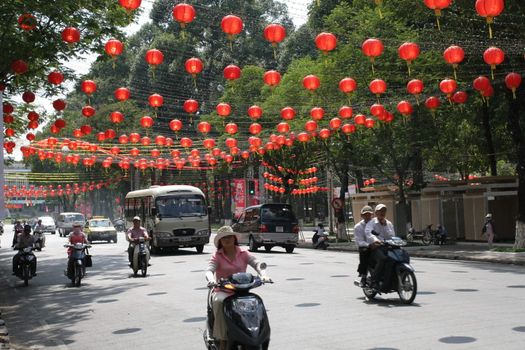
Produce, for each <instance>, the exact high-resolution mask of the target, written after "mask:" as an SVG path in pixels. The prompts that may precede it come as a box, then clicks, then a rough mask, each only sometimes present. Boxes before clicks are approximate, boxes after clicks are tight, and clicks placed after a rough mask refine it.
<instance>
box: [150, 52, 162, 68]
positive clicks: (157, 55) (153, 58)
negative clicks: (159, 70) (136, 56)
mask: <svg viewBox="0 0 525 350" xmlns="http://www.w3.org/2000/svg"><path fill="white" fill-rule="evenodd" d="M163 61H164V54H163V53H162V52H161V51H160V50H157V49H151V50H148V51H147V52H146V62H148V64H149V65H151V66H154V67H156V66H158V65H159V64H161V63H162V62H163Z"/></svg>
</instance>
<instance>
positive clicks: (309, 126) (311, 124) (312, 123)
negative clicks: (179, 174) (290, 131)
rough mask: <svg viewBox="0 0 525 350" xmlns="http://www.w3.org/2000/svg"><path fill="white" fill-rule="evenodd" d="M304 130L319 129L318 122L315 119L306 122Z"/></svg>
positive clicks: (312, 130)
mask: <svg viewBox="0 0 525 350" xmlns="http://www.w3.org/2000/svg"><path fill="white" fill-rule="evenodd" d="M304 130H306V131H308V132H314V131H316V130H317V123H316V122H315V121H314V120H308V121H307V122H306V123H304Z"/></svg>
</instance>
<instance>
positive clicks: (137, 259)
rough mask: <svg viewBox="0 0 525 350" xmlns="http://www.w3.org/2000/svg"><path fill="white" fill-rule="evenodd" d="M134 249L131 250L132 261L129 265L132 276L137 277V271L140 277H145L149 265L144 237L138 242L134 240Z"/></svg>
mask: <svg viewBox="0 0 525 350" xmlns="http://www.w3.org/2000/svg"><path fill="white" fill-rule="evenodd" d="M135 242H136V243H135V248H134V250H133V261H132V263H131V268H132V269H133V274H134V275H135V276H137V273H138V271H139V270H140V273H141V275H142V277H146V273H147V272H148V264H149V258H150V255H149V249H148V246H147V245H146V240H145V239H144V237H140V238H139V239H138V240H135Z"/></svg>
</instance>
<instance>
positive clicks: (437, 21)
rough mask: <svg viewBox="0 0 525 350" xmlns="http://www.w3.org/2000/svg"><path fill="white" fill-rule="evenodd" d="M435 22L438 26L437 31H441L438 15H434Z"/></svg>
mask: <svg viewBox="0 0 525 350" xmlns="http://www.w3.org/2000/svg"><path fill="white" fill-rule="evenodd" d="M436 23H437V26H438V31H441V24H440V23H439V16H436Z"/></svg>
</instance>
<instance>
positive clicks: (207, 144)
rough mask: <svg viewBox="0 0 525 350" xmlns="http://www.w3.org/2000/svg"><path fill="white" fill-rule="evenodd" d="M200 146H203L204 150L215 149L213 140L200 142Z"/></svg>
mask: <svg viewBox="0 0 525 350" xmlns="http://www.w3.org/2000/svg"><path fill="white" fill-rule="evenodd" d="M202 145H203V146H204V148H207V149H212V148H213V147H215V140H214V139H205V140H204V141H202Z"/></svg>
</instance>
